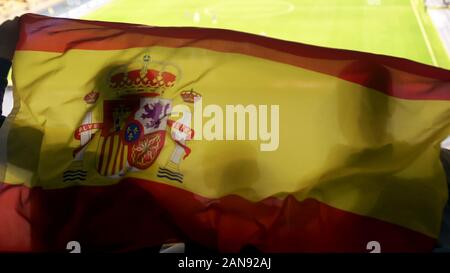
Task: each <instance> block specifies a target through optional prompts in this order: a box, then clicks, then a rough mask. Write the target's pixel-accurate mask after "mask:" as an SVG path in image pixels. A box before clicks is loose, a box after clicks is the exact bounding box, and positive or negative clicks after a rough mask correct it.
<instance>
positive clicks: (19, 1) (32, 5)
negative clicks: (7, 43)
mask: <svg viewBox="0 0 450 273" xmlns="http://www.w3.org/2000/svg"><path fill="white" fill-rule="evenodd" d="M108 1H109V0H0V21H1V22H2V21H5V20H7V19H10V18H13V17H15V16H20V15H21V14H24V13H28V12H31V13H39V14H43V15H49V16H62V17H77V16H80V15H83V13H85V12H86V11H92V10H94V9H95V8H98V7H99V6H101V5H103V4H105V3H106V2H108Z"/></svg>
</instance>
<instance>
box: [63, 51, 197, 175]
mask: <svg viewBox="0 0 450 273" xmlns="http://www.w3.org/2000/svg"><path fill="white" fill-rule="evenodd" d="M180 75H181V72H180V69H179V68H178V67H176V65H174V64H169V63H163V62H156V61H153V60H151V59H150V55H148V54H145V55H144V56H143V58H142V60H141V62H136V63H132V64H129V65H123V66H119V67H117V68H115V69H113V70H112V71H110V73H109V76H108V77H107V79H106V84H105V86H106V88H104V89H105V90H98V91H92V92H90V93H88V94H87V95H86V96H85V97H84V100H85V102H86V103H87V104H88V105H95V104H96V103H97V100H98V99H99V98H102V100H100V101H99V103H100V104H101V105H100V106H101V107H98V105H96V106H97V107H91V108H90V110H89V111H88V113H87V115H86V116H85V118H84V120H83V124H82V125H81V126H80V127H79V128H78V129H77V130H76V132H75V134H74V135H75V138H76V139H77V140H79V141H80V146H79V147H77V148H76V149H75V151H74V158H75V159H74V162H81V161H82V160H83V154H84V152H85V149H86V147H87V146H88V145H89V143H90V142H92V141H93V140H94V135H96V134H98V144H97V152H96V165H97V166H96V168H97V171H98V173H99V174H100V175H102V176H106V177H120V176H123V175H125V174H126V173H127V172H130V171H139V170H145V169H147V168H149V167H150V166H151V165H152V164H153V163H154V162H155V160H156V159H157V158H158V156H159V154H160V152H161V150H162V148H163V147H164V143H165V138H166V130H167V129H168V127H172V130H173V132H172V134H171V137H172V139H173V140H174V141H175V143H176V148H175V151H174V154H178V156H175V157H174V156H172V157H171V159H172V160H169V162H167V164H166V165H165V166H164V167H161V168H160V170H159V173H160V174H159V176H160V177H162V178H167V179H169V180H174V181H179V182H182V178H183V175H182V174H181V173H180V172H179V171H178V165H179V163H180V162H179V161H180V160H179V159H181V156H180V154H182V153H183V152H186V154H188V153H189V152H190V149H189V148H188V147H187V146H186V145H185V142H183V143H182V142H181V140H179V139H178V138H179V137H177V136H178V135H179V134H180V128H179V127H180V122H179V121H178V122H174V121H173V120H169V115H170V113H171V110H172V101H171V100H170V99H167V98H162V95H163V94H164V92H165V90H166V89H168V88H171V87H173V86H174V84H175V81H176V80H177V77H180ZM183 94H184V93H183ZM184 97H185V96H184ZM184 97H183V98H184ZM98 109H102V111H100V112H101V115H100V116H101V118H102V120H99V121H94V120H93V119H94V118H93V116H94V115H93V111H96V110H98ZM188 122H189V121H186V123H188ZM181 127H183V128H189V126H187V124H184V125H181ZM180 152H181V153H180ZM176 158H178V160H176ZM173 161H176V162H175V163H174V162H173ZM72 166H74V164H72ZM75 166H78V168H79V166H80V164H78V165H77V164H75ZM80 172H84V176H80V175H78V178H80V179H79V180H84V179H83V178H85V176H86V172H85V171H83V170H81V169H79V170H73V168H72V169H71V170H67V171H66V172H65V173H64V175H65V177H68V178H69V179H68V180H69V181H73V180H74V179H73V176H74V175H75V174H77V173H80Z"/></svg>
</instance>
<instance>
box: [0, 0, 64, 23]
mask: <svg viewBox="0 0 450 273" xmlns="http://www.w3.org/2000/svg"><path fill="white" fill-rule="evenodd" d="M63 1H64V0H0V21H4V20H6V19H10V18H13V17H14V16H18V15H21V14H23V13H27V12H40V11H42V10H45V9H47V8H49V7H51V6H53V5H55V4H57V3H58V2H63Z"/></svg>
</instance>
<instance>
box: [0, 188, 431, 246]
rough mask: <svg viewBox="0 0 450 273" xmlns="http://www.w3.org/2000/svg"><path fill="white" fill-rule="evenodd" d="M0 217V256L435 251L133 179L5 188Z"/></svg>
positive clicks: (292, 208)
mask: <svg viewBox="0 0 450 273" xmlns="http://www.w3.org/2000/svg"><path fill="white" fill-rule="evenodd" d="M393 209H395V208H393ZM0 217H1V219H2V224H1V225H0V250H1V251H30V250H33V251H49V250H52V251H66V250H65V247H66V244H67V242H68V241H71V240H78V241H79V242H80V243H81V246H82V249H84V250H85V251H88V250H90V251H124V250H132V249H139V248H143V247H149V246H155V245H157V244H161V243H164V242H165V241H167V240H170V239H173V238H181V239H183V240H188V239H190V240H194V241H196V242H197V243H200V244H202V245H205V246H208V247H213V248H217V249H219V250H220V251H224V252H236V251H239V249H241V248H242V247H244V245H246V244H250V245H253V246H255V247H257V248H258V249H260V250H262V251H267V252H368V251H367V250H366V245H367V243H368V242H369V241H378V242H379V243H380V244H381V251H382V252H423V251H430V250H432V248H433V246H434V244H435V239H433V238H430V237H428V236H425V235H423V234H421V233H418V232H414V231H411V230H409V229H406V228H403V227H401V226H398V225H394V224H390V223H386V222H383V221H380V220H377V219H374V218H370V217H365V216H361V215H357V214H354V213H350V212H346V211H343V210H339V209H336V208H333V207H331V206H328V205H326V204H324V203H321V202H319V201H316V200H313V199H307V200H304V201H297V200H296V199H294V198H293V197H288V198H286V199H284V200H279V199H276V198H267V199H265V200H262V201H260V202H250V201H248V200H246V199H243V198H241V197H238V196H235V195H232V196H226V197H222V198H220V199H216V200H211V199H207V198H203V197H201V196H198V195H195V194H193V193H191V192H188V191H185V190H182V189H179V188H175V187H171V186H169V185H165V184H161V183H156V182H149V181H144V180H138V179H127V180H123V181H122V182H120V183H118V184H115V185H111V186H104V187H97V186H96V187H93V186H89V187H71V188H65V189H56V190H43V189H41V188H33V189H29V188H26V187H23V186H13V185H6V184H4V185H2V187H0ZM27 240H29V241H30V242H31V243H30V242H28V241H27Z"/></svg>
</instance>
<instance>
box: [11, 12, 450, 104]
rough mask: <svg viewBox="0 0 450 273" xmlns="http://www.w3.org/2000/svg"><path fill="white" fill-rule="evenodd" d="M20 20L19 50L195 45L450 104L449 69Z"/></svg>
mask: <svg viewBox="0 0 450 273" xmlns="http://www.w3.org/2000/svg"><path fill="white" fill-rule="evenodd" d="M21 22H22V30H21V35H20V40H19V43H18V46H17V50H37V51H51V52H65V51H66V50H69V49H90V50H113V49H126V48H133V47H149V46H153V45H158V46H165V47H172V48H176V47H197V48H205V49H210V50H214V51H219V52H231V53H239V54H245V55H249V56H254V57H259V58H264V59H268V60H273V61H277V62H282V63H286V64H290V65H294V66H298V67H301V68H305V69H309V70H313V71H316V72H320V73H324V74H328V75H331V76H334V77H338V78H340V79H343V80H346V81H350V82H354V83H357V84H360V85H363V86H365V87H368V88H373V89H376V90H378V91H380V92H383V93H385V94H387V95H389V96H393V97H398V98H404V99H421V100H423V99H433V100H450V92H448V90H449V89H450V83H449V81H450V71H448V70H445V69H441V68H436V67H432V66H428V65H424V64H420V63H416V62H413V61H409V60H406V59H402V58H396V57H390V56H383V55H376V54H370V53H363V52H356V51H350V50H342V49H332V48H323V47H318V46H310V45H305V44H300V43H294V42H288V41H283V40H278V39H273V38H268V37H263V36H258V35H252V34H248V33H242V32H236V31H231V30H223V29H202V28H192V27H146V26H140V25H132V24H122V23H109V22H96V21H82V20H74V19H61V18H51V17H45V16H39V15H30V14H27V15H24V16H22V17H21ZM252 44H253V45H256V46H251V45H252ZM257 46H258V47H257Z"/></svg>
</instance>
